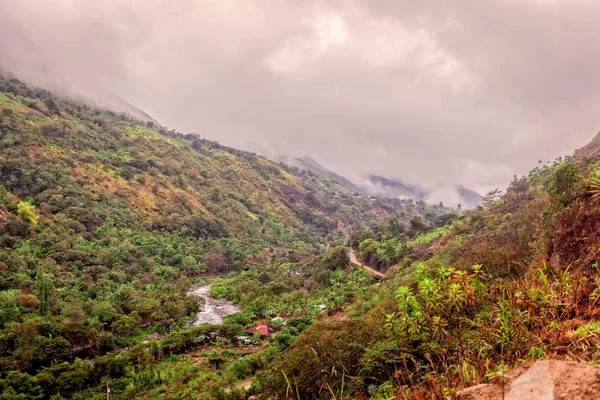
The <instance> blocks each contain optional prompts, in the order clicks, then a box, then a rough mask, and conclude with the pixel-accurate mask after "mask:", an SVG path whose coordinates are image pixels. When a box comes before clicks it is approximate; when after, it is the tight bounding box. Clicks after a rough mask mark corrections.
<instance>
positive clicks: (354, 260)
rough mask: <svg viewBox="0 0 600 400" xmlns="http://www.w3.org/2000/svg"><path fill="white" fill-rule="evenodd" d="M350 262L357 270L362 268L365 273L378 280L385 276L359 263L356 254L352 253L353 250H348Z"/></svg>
mask: <svg viewBox="0 0 600 400" xmlns="http://www.w3.org/2000/svg"><path fill="white" fill-rule="evenodd" d="M349 255H350V262H351V263H352V264H354V265H356V266H357V267H359V268H364V269H366V270H367V271H369V272H370V273H371V274H373V275H374V276H376V277H379V278H385V274H383V273H381V272H379V271H377V270H376V269H375V268H371V267H369V266H366V265H365V264H363V263H361V262H360V261H358V258H357V257H356V253H355V252H354V249H352V248H351V249H350V254H349Z"/></svg>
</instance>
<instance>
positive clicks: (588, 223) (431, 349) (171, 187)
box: [0, 75, 600, 400]
mask: <svg viewBox="0 0 600 400" xmlns="http://www.w3.org/2000/svg"><path fill="white" fill-rule="evenodd" d="M0 150H1V152H0V391H1V394H0V399H39V400H42V399H59V398H72V399H105V398H106V395H107V393H106V391H107V387H109V388H110V390H111V392H110V395H111V398H112V399H183V398H190V399H206V400H209V399H211V400H212V399H220V400H241V399H248V398H251V396H254V398H255V399H275V398H280V399H283V398H285V399H292V398H293V399H346V400H348V399H374V400H391V399H431V398H434V399H446V398H449V397H453V396H455V395H456V394H459V395H461V396H462V394H461V393H463V394H464V393H467V392H469V393H471V394H470V396H471V395H472V396H475V394H473V393H475V391H474V390H470V391H469V390H467V392H465V390H466V389H467V388H470V387H480V388H482V387H484V388H486V389H485V391H484V392H482V393H484V394H481V395H480V396H481V397H479V398H477V397H474V398H475V399H476V400H479V399H485V398H486V397H484V396H487V395H488V394H489V393H492V392H493V393H492V394H489V396H491V397H489V398H501V397H498V396H503V393H504V392H505V391H506V394H508V393H510V390H512V389H510V384H509V383H510V382H512V380H510V379H512V378H510V379H508V378H507V377H509V376H512V375H510V374H511V373H513V372H514V371H521V372H523V374H526V372H525V371H526V370H527V368H529V366H535V365H539V364H538V363H540V362H541V363H546V364H541V365H542V366H544V365H548V364H547V360H549V359H550V360H560V361H561V362H567V361H568V362H575V363H576V364H577V363H579V364H581V365H583V364H584V363H589V364H595V363H597V362H598V361H599V358H598V357H599V353H598V352H597V351H596V350H595V349H596V348H597V347H598V345H600V343H598V333H599V332H600V326H599V322H598V321H599V318H600V317H599V316H600V308H599V307H600V303H599V302H598V300H599V299H600V295H599V293H600V277H599V275H598V262H599V259H600V234H599V232H600V205H599V204H600V203H598V193H600V169H599V168H598V162H599V160H600V147H599V146H598V139H597V138H596V139H595V140H593V141H592V142H591V143H590V144H589V145H588V146H586V147H585V148H584V149H582V150H580V151H578V152H576V153H575V155H574V156H573V157H565V158H562V157H561V158H558V159H556V160H554V161H553V162H551V163H547V164H543V165H540V166H538V167H537V168H535V169H533V170H532V171H531V172H530V173H529V174H527V175H525V176H522V177H520V178H519V177H516V176H515V178H514V180H513V181H512V182H511V183H510V185H509V187H508V188H507V189H506V192H505V194H503V195H502V196H497V197H495V198H493V199H491V200H490V201H489V202H487V203H486V204H484V205H483V206H474V208H472V209H469V210H467V209H466V208H467V207H465V209H458V208H449V207H445V206H443V205H442V204H439V203H438V204H433V205H431V204H427V203H426V202H425V201H423V200H422V199H421V200H418V199H399V198H386V197H376V196H369V195H365V194H362V193H360V192H358V191H356V190H354V188H353V187H352V186H350V185H349V184H348V182H345V181H343V179H342V180H340V179H341V178H339V177H335V176H333V177H332V176H329V175H328V174H327V173H325V172H323V171H321V172H320V173H315V172H311V171H310V170H307V169H305V168H297V167H294V166H288V165H286V164H283V163H275V162H272V161H269V160H268V159H266V158H264V157H261V156H259V155H256V154H253V153H249V152H245V151H240V150H237V149H233V148H230V147H226V146H222V145H220V144H219V143H217V142H214V141H209V140H207V139H204V138H202V137H200V136H198V135H193V134H182V133H179V132H177V131H175V130H172V129H167V128H165V127H163V126H160V125H159V124H157V123H156V122H152V121H149V122H141V121H138V120H136V119H134V118H132V117H130V116H128V115H125V114H120V113H115V112H113V111H109V110H106V109H98V108H94V107H93V106H90V105H87V104H85V103H81V102H78V101H75V100H72V99H68V98H64V97H61V96H58V95H56V94H52V93H50V92H48V91H46V90H43V89H37V88H32V87H30V86H28V85H26V84H24V83H23V82H21V81H19V80H17V79H15V78H11V77H9V76H4V75H0ZM305 161H306V160H305ZM315 163H316V162H315ZM315 163H311V165H312V168H317V166H315ZM390 184H391V183H390ZM465 193H467V192H465ZM467 194H468V193H467ZM465 195H466V194H465ZM540 360H541V361H540ZM579 364H577V365H579ZM552 365H553V367H552V368H557V370H558V369H560V368H563V367H562V366H561V365H562V364H552ZM565 365H566V364H565ZM569 365H571V366H569ZM567 367H568V368H574V370H580V368H579V367H573V366H572V364H568V365H567V366H566V367H564V368H567ZM532 368H533V367H532ZM537 368H540V367H539V366H538V367H535V368H534V369H533V370H532V371H533V372H535V371H536V369H537ZM544 368H545V367H544ZM553 370H554V369H553ZM533 372H532V373H533ZM593 375H594V372H593V371H592V372H589V373H586V375H585V376H588V377H589V376H593ZM523 376H524V377H525V378H523V379H526V377H527V376H528V375H523ZM515 378H517V377H515ZM586 379H587V378H586ZM515 382H518V378H517V379H515ZM480 384H484V385H486V386H476V385H480ZM505 384H506V385H505ZM563 384H564V382H563V381H560V380H557V381H556V387H560V388H563V387H565V385H563ZM567 389H569V387H567ZM560 390H563V389H560ZM565 390H566V389H565ZM569 390H570V389H569ZM485 393H488V394H485ZM561 393H562V392H561ZM494 396H495V397H494Z"/></svg>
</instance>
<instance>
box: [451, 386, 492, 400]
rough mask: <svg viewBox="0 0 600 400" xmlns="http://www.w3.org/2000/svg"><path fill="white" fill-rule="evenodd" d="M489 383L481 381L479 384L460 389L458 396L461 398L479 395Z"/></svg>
mask: <svg viewBox="0 0 600 400" xmlns="http://www.w3.org/2000/svg"><path fill="white" fill-rule="evenodd" d="M488 386H489V385H488V384H487V383H481V384H479V385H475V386H471V387H468V388H466V389H462V390H459V391H458V392H456V397H458V398H459V399H470V398H472V397H473V396H477V393H478V392H480V391H482V390H483V389H485V388H487V387H488Z"/></svg>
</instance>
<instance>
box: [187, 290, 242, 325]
mask: <svg viewBox="0 0 600 400" xmlns="http://www.w3.org/2000/svg"><path fill="white" fill-rule="evenodd" d="M210 287H211V285H202V286H197V287H195V288H192V289H190V290H189V291H188V294H189V295H191V296H197V297H201V298H203V299H204V306H203V307H200V310H199V311H198V313H197V314H196V319H195V320H194V322H192V324H191V325H192V326H199V325H202V324H211V325H221V324H222V323H223V318H225V317H226V316H228V315H231V314H235V313H237V312H240V308H239V307H238V306H236V305H235V304H232V303H231V302H230V301H227V300H223V299H215V298H214V297H212V296H211V295H210Z"/></svg>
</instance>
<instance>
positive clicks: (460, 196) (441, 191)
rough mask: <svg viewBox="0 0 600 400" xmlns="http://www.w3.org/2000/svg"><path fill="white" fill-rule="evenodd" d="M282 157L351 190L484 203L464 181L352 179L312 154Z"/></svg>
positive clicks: (430, 200) (467, 204)
mask: <svg viewBox="0 0 600 400" xmlns="http://www.w3.org/2000/svg"><path fill="white" fill-rule="evenodd" d="M278 160H279V161H281V162H283V163H285V164H288V165H290V166H293V167H296V168H298V169H301V170H306V171H311V172H312V173H314V174H316V175H319V176H327V177H330V178H332V179H335V180H336V181H338V182H339V183H341V184H342V185H344V186H346V187H348V188H350V189H351V190H355V191H357V192H360V193H363V194H368V195H372V196H381V197H390V198H397V199H412V200H423V201H426V202H428V203H432V204H433V203H439V202H443V203H444V204H445V205H446V206H450V207H458V206H459V205H460V206H461V207H464V208H474V207H477V206H478V205H480V204H481V195H480V194H479V193H477V192H475V191H474V190H471V189H469V188H467V187H465V186H463V185H460V184H442V185H435V186H424V185H419V184H408V183H405V182H403V181H402V180H400V179H392V178H386V177H383V176H379V175H368V176H364V177H360V178H358V179H354V181H351V180H350V179H347V178H345V177H344V176H341V175H339V174H337V173H335V172H333V171H331V170H329V169H327V168H325V167H324V166H322V165H321V164H319V163H318V162H317V161H315V160H314V159H312V158H311V157H308V156H304V157H279V158H278Z"/></svg>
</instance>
